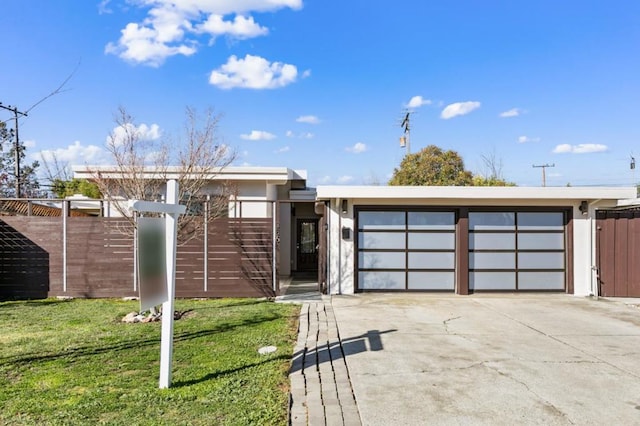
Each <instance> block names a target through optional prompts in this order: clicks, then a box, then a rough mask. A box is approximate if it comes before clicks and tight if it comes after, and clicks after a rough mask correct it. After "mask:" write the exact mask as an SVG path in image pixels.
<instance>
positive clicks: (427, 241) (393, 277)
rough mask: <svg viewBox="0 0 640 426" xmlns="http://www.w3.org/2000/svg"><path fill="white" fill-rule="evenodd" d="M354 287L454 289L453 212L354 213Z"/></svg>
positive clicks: (365, 288) (381, 211)
mask: <svg viewBox="0 0 640 426" xmlns="http://www.w3.org/2000/svg"><path fill="white" fill-rule="evenodd" d="M356 218H357V226H358V240H357V251H358V253H357V257H356V262H357V267H356V270H357V272H358V277H357V281H358V289H359V290H387V291H389V290H445V291H453V290H454V288H455V257H456V246H455V241H456V238H455V236H456V234H455V226H456V214H455V212H453V211H418V210H360V211H358V212H357V216H356Z"/></svg>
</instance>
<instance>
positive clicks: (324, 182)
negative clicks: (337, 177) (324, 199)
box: [318, 175, 331, 185]
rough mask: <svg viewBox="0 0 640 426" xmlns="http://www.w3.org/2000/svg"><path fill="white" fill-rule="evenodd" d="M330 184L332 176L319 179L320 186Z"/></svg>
mask: <svg viewBox="0 0 640 426" xmlns="http://www.w3.org/2000/svg"><path fill="white" fill-rule="evenodd" d="M329 183H331V176H329V175H325V176H322V177H321V178H320V179H318V184H320V185H327V184H329Z"/></svg>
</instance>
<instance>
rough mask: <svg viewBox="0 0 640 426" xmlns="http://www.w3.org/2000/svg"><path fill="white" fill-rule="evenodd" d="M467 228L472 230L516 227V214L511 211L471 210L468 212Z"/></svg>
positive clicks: (504, 229) (510, 228)
mask: <svg viewBox="0 0 640 426" xmlns="http://www.w3.org/2000/svg"><path fill="white" fill-rule="evenodd" d="M469 229H470V230H472V231H483V230H484V231H488V230H494V231H495V230H500V231H510V230H515V229H516V216H515V213H513V212H472V213H469Z"/></svg>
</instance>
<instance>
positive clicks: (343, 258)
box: [328, 199, 357, 294]
mask: <svg viewBox="0 0 640 426" xmlns="http://www.w3.org/2000/svg"><path fill="white" fill-rule="evenodd" d="M341 204H342V200H340V199H336V200H331V203H330V205H329V242H328V244H329V262H328V263H329V273H328V280H329V282H328V286H329V292H330V294H353V293H354V292H355V281H354V276H353V273H354V256H355V253H354V248H355V244H354V239H355V238H356V237H357V232H356V230H355V229H354V228H353V224H354V220H353V203H352V202H350V201H349V207H348V211H347V213H346V214H345V213H342V206H341ZM344 227H347V228H349V229H351V236H350V238H349V239H344V238H342V228H344Z"/></svg>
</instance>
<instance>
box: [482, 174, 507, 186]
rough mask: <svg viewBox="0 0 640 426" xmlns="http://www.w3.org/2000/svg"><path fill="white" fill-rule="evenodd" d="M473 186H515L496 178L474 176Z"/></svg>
mask: <svg viewBox="0 0 640 426" xmlns="http://www.w3.org/2000/svg"><path fill="white" fill-rule="evenodd" d="M473 186H516V184H515V183H513V182H508V181H506V180H504V179H501V178H497V177H484V176H482V175H474V176H473Z"/></svg>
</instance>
